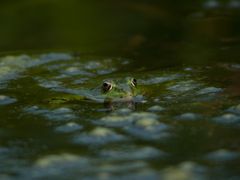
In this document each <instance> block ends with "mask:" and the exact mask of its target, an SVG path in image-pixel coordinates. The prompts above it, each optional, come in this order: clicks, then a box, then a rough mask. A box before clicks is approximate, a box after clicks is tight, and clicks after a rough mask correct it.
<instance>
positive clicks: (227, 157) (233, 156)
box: [204, 149, 240, 162]
mask: <svg viewBox="0 0 240 180" xmlns="http://www.w3.org/2000/svg"><path fill="white" fill-rule="evenodd" d="M239 157H240V153H238V152H233V151H229V150H226V149H219V150H217V151H214V152H210V153H208V154H207V155H205V156H204V158H205V159H207V160H210V161H214V162H226V161H232V160H237V159H238V158H239Z"/></svg>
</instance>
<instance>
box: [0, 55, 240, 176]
mask: <svg viewBox="0 0 240 180" xmlns="http://www.w3.org/2000/svg"><path fill="white" fill-rule="evenodd" d="M132 63H134V61H132V60H131V59H123V58H113V57H96V56H81V55H79V56H76V55H72V54H70V53H47V54H36V55H34V56H29V55H13V56H9V55H7V56H2V57H1V68H0V74H1V83H0V84H1V89H0V110H1V129H0V136H1V147H0V154H1V168H0V174H1V176H0V177H1V178H2V179H9V178H10V179H12V178H13V179H15V178H16V179H19V178H20V179H37V178H60V179H69V178H76V177H78V178H83V179H89V178H90V179H91V178H100V179H101V178H102V179H109V178H116V179H121V178H133V179H139V178H140V179H141V178H142V179H145V178H151V179H158V178H165V179H172V178H173V179H174V178H177V179H178V178H180V179H184V177H188V178H190V177H192V178H193V179H197V178H199V179H205V178H210V177H214V178H223V179H224V178H226V177H229V176H231V177H238V171H239V168H238V166H236V165H237V164H238V162H239V158H240V153H239V150H238V143H239V138H238V136H239V128H240V116H239V114H240V110H239V109H240V108H239V104H240V101H239V98H236V97H237V96H236V95H235V93H234V92H232V89H233V87H232V85H231V84H224V83H222V78H225V81H226V79H228V78H231V77H232V75H234V74H235V73H236V72H237V71H239V70H238V65H237V64H234V65H233V64H219V65H215V66H206V67H204V66H201V67H179V68H172V69H167V70H164V71H162V70H159V71H157V70H153V71H149V70H143V69H134V70H132V71H131V73H129V69H130V68H131V67H132ZM217 71H221V72H223V73H221V74H220V75H219V74H216V76H224V77H222V78H219V77H217V78H216V77H215V76H214V73H215V72H217ZM210 74H211V76H210ZM226 74H227V76H226ZM129 75H134V77H135V78H136V79H137V80H138V82H139V85H138V88H141V89H143V90H144V91H142V92H144V93H143V94H142V96H144V98H141V99H142V101H139V102H138V103H136V104H135V105H134V108H133V107H132V106H131V107H129V106H128V104H127V103H123V104H121V106H114V108H113V109H112V110H111V111H109V110H107V111H106V108H105V106H104V104H103V103H99V102H94V101H84V100H82V101H81V100H79V101H74V102H71V103H59V104H51V103H49V102H47V100H48V99H51V98H53V97H57V96H58V95H59V94H60V95H61V96H63V97H64V93H68V94H69V93H70V94H71V93H72V94H75V92H76V91H77V90H79V89H82V88H86V89H90V88H94V87H97V86H98V85H99V84H101V82H102V80H103V79H105V78H106V77H111V78H124V77H127V76H129ZM65 95H66V94H65ZM174 174H175V175H174ZM196 177H197V178H196Z"/></svg>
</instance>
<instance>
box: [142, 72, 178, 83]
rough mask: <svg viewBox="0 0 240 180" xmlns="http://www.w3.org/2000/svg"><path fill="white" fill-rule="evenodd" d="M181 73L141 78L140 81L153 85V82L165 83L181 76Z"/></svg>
mask: <svg viewBox="0 0 240 180" xmlns="http://www.w3.org/2000/svg"><path fill="white" fill-rule="evenodd" d="M179 76H180V75H178V74H174V75H169V76H163V77H154V78H150V79H147V80H141V79H140V80H139V83H141V84H144V85H151V84H159V83H165V82H168V81H172V80H175V79H177V78H178V77H179Z"/></svg>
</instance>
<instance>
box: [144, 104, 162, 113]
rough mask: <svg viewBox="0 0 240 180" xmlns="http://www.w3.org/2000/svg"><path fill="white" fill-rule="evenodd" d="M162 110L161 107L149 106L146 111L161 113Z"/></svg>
mask: <svg viewBox="0 0 240 180" xmlns="http://www.w3.org/2000/svg"><path fill="white" fill-rule="evenodd" d="M164 110H165V108H164V107H162V106H159V105H154V106H151V107H150V108H148V111H151V112H161V111H164Z"/></svg>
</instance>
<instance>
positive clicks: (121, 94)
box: [49, 77, 143, 104]
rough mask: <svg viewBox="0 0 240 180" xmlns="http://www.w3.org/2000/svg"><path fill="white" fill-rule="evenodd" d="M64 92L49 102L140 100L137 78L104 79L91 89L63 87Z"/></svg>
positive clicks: (130, 101) (109, 102)
mask: <svg viewBox="0 0 240 180" xmlns="http://www.w3.org/2000/svg"><path fill="white" fill-rule="evenodd" d="M64 92H65V93H66V94H64V95H62V96H61V97H55V98H51V99H50V100H49V103H51V104H59V103H73V102H77V101H88V102H96V103H104V104H113V103H135V102H137V101H138V102H139V100H142V97H143V96H141V95H140V90H139V88H138V82H137V79H135V78H133V77H126V78H123V79H115V80H114V79H104V80H103V81H102V83H101V84H100V85H98V86H97V87H95V88H92V89H78V90H72V89H69V90H67V89H65V90H64Z"/></svg>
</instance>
